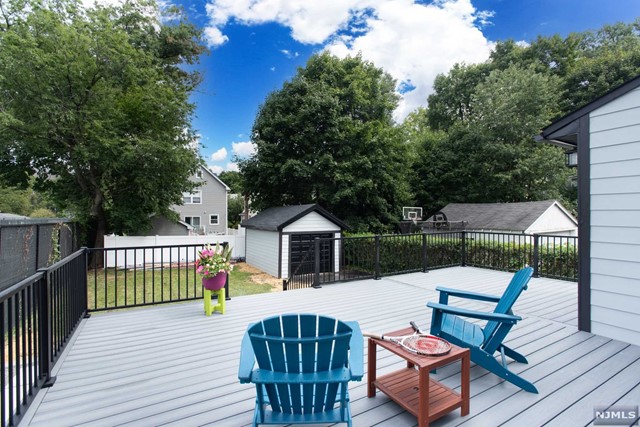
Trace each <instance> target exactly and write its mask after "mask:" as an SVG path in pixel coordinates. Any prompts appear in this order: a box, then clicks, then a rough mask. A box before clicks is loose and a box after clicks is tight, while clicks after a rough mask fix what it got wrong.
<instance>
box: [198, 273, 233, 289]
mask: <svg viewBox="0 0 640 427" xmlns="http://www.w3.org/2000/svg"><path fill="white" fill-rule="evenodd" d="M226 282H227V273H218V274H216V275H215V276H213V277H203V278H202V286H204V287H205V289H208V290H210V291H219V290H220V289H222V288H224V285H225V283H226Z"/></svg>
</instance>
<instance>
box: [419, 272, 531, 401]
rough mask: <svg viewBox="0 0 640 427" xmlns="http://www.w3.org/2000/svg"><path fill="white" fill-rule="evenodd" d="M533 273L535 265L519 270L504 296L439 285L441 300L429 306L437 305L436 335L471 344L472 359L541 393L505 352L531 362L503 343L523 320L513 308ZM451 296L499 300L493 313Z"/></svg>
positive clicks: (525, 388) (433, 327)
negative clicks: (455, 302) (460, 303)
mask: <svg viewBox="0 0 640 427" xmlns="http://www.w3.org/2000/svg"><path fill="white" fill-rule="evenodd" d="M532 274H533V268H531V267H527V268H523V269H522V270H520V271H518V272H516V273H515V274H514V276H513V278H512V279H511V282H510V283H509V286H507V289H506V290H505V291H504V294H502V296H501V297H496V296H493V295H486V294H479V293H475V292H466V291H461V290H458V289H449V288H441V287H438V288H436V290H437V291H439V292H440V301H439V303H432V302H430V303H428V304H427V307H431V308H432V309H433V314H432V319H431V334H432V335H436V336H439V337H441V338H444V339H446V340H448V341H449V342H451V343H453V344H455V345H457V346H460V347H468V348H469V349H470V350H471V360H472V361H473V362H474V363H476V364H477V365H480V366H482V367H483V368H485V369H486V370H488V371H490V372H493V373H494V374H496V375H498V376H499V377H501V378H504V379H505V380H507V381H509V382H511V383H513V384H515V385H516V386H518V387H520V388H522V389H524V390H526V391H529V392H531V393H538V390H537V389H536V388H535V386H534V385H533V384H531V383H530V382H529V381H527V380H525V379H524V378H522V377H520V376H519V375H517V374H514V373H513V372H511V371H509V369H508V367H507V363H506V359H505V356H509V357H510V358H511V359H513V360H515V361H516V362H520V363H527V359H526V358H525V357H524V356H523V355H521V354H520V353H518V352H516V351H515V350H513V349H511V348H509V347H507V346H506V345H504V344H503V341H504V339H505V338H506V336H507V334H508V333H509V331H510V330H511V328H512V327H513V326H514V325H515V324H516V323H517V322H518V321H519V320H522V318H521V317H519V316H515V315H514V314H513V312H512V311H511V308H512V307H513V304H515V302H516V300H517V299H518V297H519V296H520V294H521V293H522V291H524V290H525V289H527V284H528V283H529V279H531V275H532ZM450 296H452V297H459V298H465V299H473V300H478V301H488V302H493V303H497V304H496V308H495V310H494V311H493V313H486V312H479V311H473V310H466V309H463V308H456V307H452V306H450V305H448V304H449V297H450ZM461 317H466V318H472V319H480V320H487V321H488V322H487V324H486V325H485V326H484V328H482V327H480V326H479V325H477V324H475V323H470V322H467V321H466V320H463V319H462V318H461ZM496 352H500V354H501V356H502V359H501V361H502V364H500V363H498V361H497V360H496V358H495V357H494V354H495V353H496Z"/></svg>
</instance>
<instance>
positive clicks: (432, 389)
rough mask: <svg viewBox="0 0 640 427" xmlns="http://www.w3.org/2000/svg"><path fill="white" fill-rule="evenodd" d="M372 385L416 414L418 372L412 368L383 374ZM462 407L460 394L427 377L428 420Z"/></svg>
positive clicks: (418, 401) (418, 399)
mask: <svg viewBox="0 0 640 427" xmlns="http://www.w3.org/2000/svg"><path fill="white" fill-rule="evenodd" d="M373 384H374V386H375V387H376V388H377V389H378V390H380V391H381V392H383V393H384V394H386V395H387V396H389V398H390V399H392V400H393V401H394V402H396V403H397V404H399V405H400V406H402V407H403V408H404V409H405V410H407V411H408V412H410V413H411V414H413V415H414V416H416V417H417V416H418V405H419V403H420V388H419V374H418V371H417V370H416V369H414V368H405V369H401V370H399V371H395V372H392V373H390V374H386V375H383V376H381V377H379V378H378V379H376V381H374V383H373ZM461 407H462V396H461V395H460V394H459V393H456V392H455V391H453V390H451V389H450V388H449V387H447V386H445V385H443V384H441V383H440V382H438V381H436V380H435V379H433V378H429V422H432V421H434V420H436V419H438V418H440V417H442V416H443V415H445V414H448V413H449V412H451V411H453V410H454V409H457V408H461Z"/></svg>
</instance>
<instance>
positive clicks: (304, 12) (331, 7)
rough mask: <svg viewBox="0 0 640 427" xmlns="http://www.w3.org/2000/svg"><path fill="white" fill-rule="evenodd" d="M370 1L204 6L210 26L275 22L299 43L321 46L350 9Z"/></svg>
mask: <svg viewBox="0 0 640 427" xmlns="http://www.w3.org/2000/svg"><path fill="white" fill-rule="evenodd" d="M372 2H375V1H372V0H330V1H309V0H288V1H283V0H213V1H211V2H210V3H208V4H207V6H206V9H207V15H208V16H209V18H210V20H211V25H213V26H215V27H222V26H224V25H225V24H226V23H227V22H229V20H231V19H234V20H236V21H238V22H240V23H243V24H246V25H255V24H264V23H267V22H277V23H280V24H282V25H284V26H287V27H289V28H290V29H291V35H292V37H293V38H294V39H295V40H297V41H299V42H301V43H311V44H317V43H323V42H324V41H326V40H327V39H328V38H329V37H330V36H331V35H333V33H335V32H336V30H337V29H339V28H341V27H344V26H345V25H346V24H347V22H348V21H349V18H350V16H351V10H352V9H355V10H357V9H361V8H363V7H366V5H367V4H368V3H372Z"/></svg>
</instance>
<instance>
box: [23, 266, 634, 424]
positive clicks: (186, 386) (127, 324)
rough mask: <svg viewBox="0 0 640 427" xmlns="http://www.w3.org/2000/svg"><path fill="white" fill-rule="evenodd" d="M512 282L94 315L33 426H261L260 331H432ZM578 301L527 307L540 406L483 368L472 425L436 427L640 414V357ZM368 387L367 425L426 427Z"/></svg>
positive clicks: (404, 285) (396, 287)
mask: <svg viewBox="0 0 640 427" xmlns="http://www.w3.org/2000/svg"><path fill="white" fill-rule="evenodd" d="M510 277H511V274H509V273H503V272H496V271H491V270H483V269H476V268H470V267H466V268H463V267H456V268H449V269H443V270H437V271H432V272H429V273H426V274H424V273H413V274H406V275H401V276H393V277H388V278H384V279H382V280H364V281H358V282H350V283H340V284H333V285H326V286H324V287H323V288H322V289H304V290H297V291H288V292H280V293H272V294H261V295H252V296H245V297H236V298H233V299H232V300H230V301H228V304H227V314H225V315H220V314H217V313H216V314H214V315H213V316H211V317H205V316H204V314H203V305H202V301H198V302H189V303H182V304H173V305H165V306H157V307H152V308H143V309H135V310H126V311H116V312H111V313H103V314H94V315H93V316H92V317H91V318H90V319H87V320H85V321H83V324H82V325H81V326H80V330H79V333H78V334H76V336H75V338H74V340H73V342H72V343H71V344H70V345H69V346H68V349H67V352H66V355H65V356H64V357H63V358H62V359H61V361H60V362H59V363H58V364H57V365H56V367H55V369H54V374H55V375H57V382H56V383H55V385H54V386H53V387H52V388H50V389H48V390H45V391H42V392H40V394H39V395H38V397H37V400H36V402H34V405H33V406H32V408H31V409H30V411H29V413H28V414H27V416H26V417H25V419H24V420H23V423H22V425H30V426H34V427H36V426H47V427H49V426H72V425H73V426H75V425H88V426H116V425H118V426H119V425H135V426H147V425H148V426H151V425H153V426H158V425H176V426H181V427H182V426H201V425H215V426H244V425H248V424H250V423H251V419H252V412H253V405H254V404H253V399H254V388H253V387H252V386H250V385H243V384H240V383H239V382H238V380H237V367H238V355H239V348H240V340H241V337H242V334H243V332H244V330H245V328H246V326H247V324H248V323H250V322H253V321H256V320H259V319H261V318H263V317H266V316H269V315H273V314H279V313H287V312H289V313H290V312H316V313H323V314H327V315H330V316H335V317H338V318H341V319H344V320H357V321H359V322H360V324H361V326H362V328H363V329H364V330H370V331H379V332H384V331H389V330H394V329H399V328H402V327H406V326H408V323H409V321H410V320H415V321H417V322H418V323H419V325H420V326H422V327H424V328H426V327H427V326H428V323H429V320H430V314H431V313H430V310H428V309H427V308H426V307H425V304H426V302H427V301H435V300H436V299H437V294H436V292H435V291H434V289H435V287H436V286H437V285H444V286H448V287H454V288H455V287H458V288H464V289H468V290H475V291H480V292H485V293H494V294H501V293H502V290H503V289H504V287H505V286H506V283H507V282H508V281H509V279H510ZM232 286H233V285H232ZM576 295H577V294H576V284H575V283H571V282H563V281H557V280H550V279H532V280H531V282H530V285H529V290H528V291H526V292H525V293H524V294H523V296H522V297H521V298H520V300H519V301H518V303H517V305H516V307H515V310H514V311H515V312H516V314H519V315H521V316H522V317H523V318H524V319H523V320H522V321H521V322H520V323H519V324H518V325H517V326H516V328H514V330H512V332H511V334H510V336H509V337H508V342H509V343H510V346H512V347H514V348H516V349H517V350H518V351H520V352H521V353H523V354H525V355H526V356H527V357H528V358H529V361H530V364H529V365H520V364H517V363H512V364H511V369H512V370H513V371H515V372H518V373H521V374H522V375H523V376H524V377H525V378H527V379H528V380H530V381H532V382H533V383H534V384H535V385H536V387H537V388H538V389H539V390H540V394H539V395H534V394H530V393H527V392H523V391H521V390H519V389H518V388H516V387H515V386H513V385H511V384H510V383H505V382H503V381H502V380H501V379H499V378H497V377H496V376H494V375H492V374H489V373H488V372H487V371H485V370H484V369H482V368H480V367H477V366H475V365H473V364H472V368H471V380H472V382H471V413H470V414H469V415H468V416H466V417H460V412H459V411H455V412H453V413H451V414H449V415H448V416H446V417H444V418H442V419H441V420H439V421H437V422H435V423H433V424H432V425H436V426H444V425H446V426H455V425H460V424H462V425H464V426H482V427H485V426H497V425H502V424H504V425H513V426H541V425H553V426H582V425H590V424H591V423H592V420H593V407H594V405H612V404H627V405H631V404H632V405H637V404H640V347H637V346H631V345H628V344H625V343H622V342H619V341H613V340H610V339H607V338H603V337H600V336H596V335H592V334H588V333H584V332H579V331H577V328H576V322H577V320H576V318H577V316H576V313H577V308H576V299H577V296H576ZM464 306H467V307H476V308H485V309H486V308H487V307H488V306H485V305H483V303H469V302H467V303H466V304H464ZM365 351H366V346H365ZM365 361H366V357H365ZM400 366H402V361H401V360H400V359H398V358H397V357H396V356H393V355H391V354H390V353H388V352H385V351H384V350H380V353H379V354H378V369H379V371H380V372H389V371H391V370H393V369H396V368H399V367H400ZM365 368H366V367H365ZM459 369H460V368H459V364H455V365H450V366H448V367H445V368H443V369H441V370H440V371H439V372H438V374H437V377H438V378H439V379H440V380H441V381H443V382H444V383H445V384H447V385H449V386H450V387H452V388H456V387H457V383H456V382H457V381H459ZM365 385H366V383H365V382H364V381H363V382H354V383H352V384H351V387H350V393H351V398H352V410H353V413H354V425H355V426H373V425H379V426H393V427H402V426H414V425H416V419H415V418H414V417H413V416H411V415H410V414H408V413H406V412H405V411H403V410H402V409H401V408H400V407H399V406H398V405H396V404H395V403H394V402H392V401H390V400H389V399H388V398H387V397H386V396H384V395H383V394H381V393H378V394H377V396H376V397H375V398H371V399H369V398H367V397H366V387H365Z"/></svg>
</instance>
